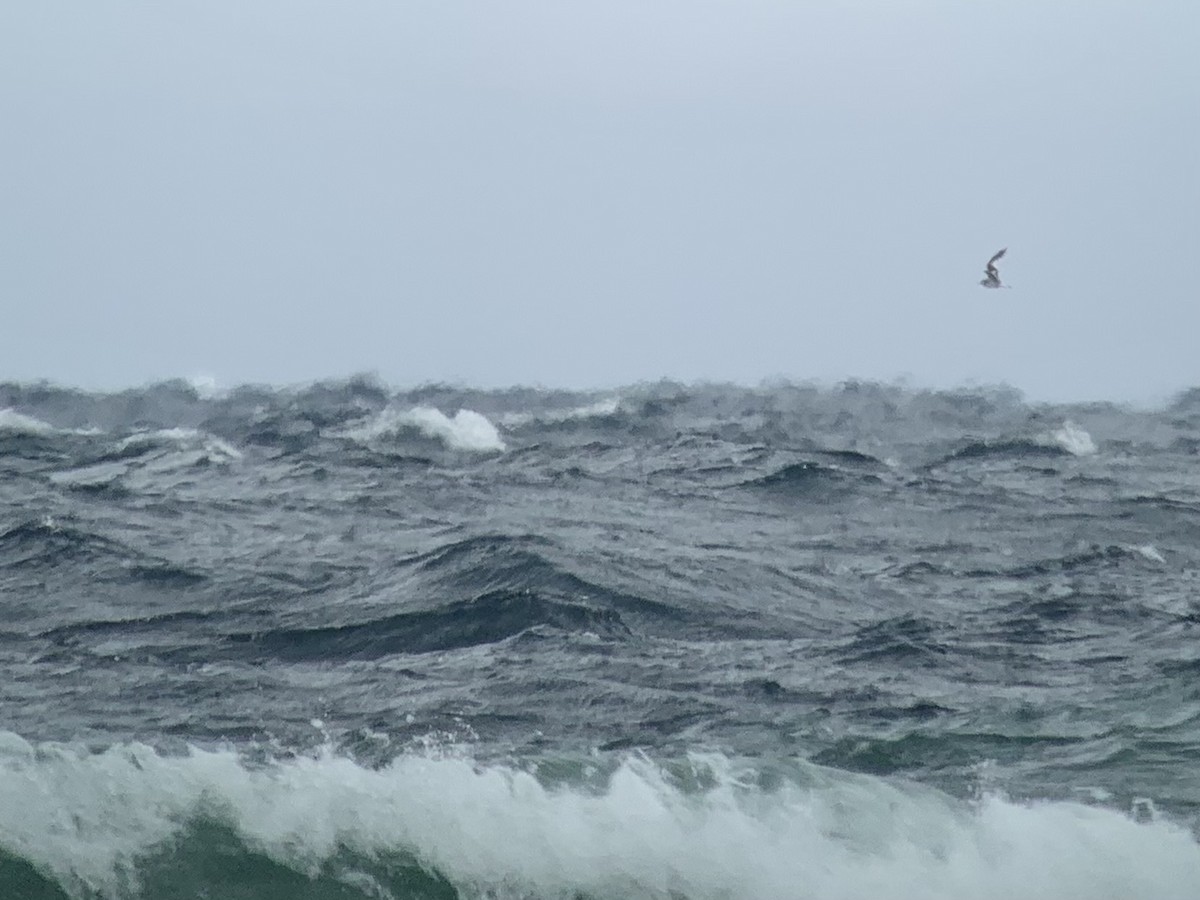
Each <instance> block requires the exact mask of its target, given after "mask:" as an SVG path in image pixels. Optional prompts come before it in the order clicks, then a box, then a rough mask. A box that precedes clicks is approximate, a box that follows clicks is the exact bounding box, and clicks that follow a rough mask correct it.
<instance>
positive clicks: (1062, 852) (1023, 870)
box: [0, 734, 1200, 900]
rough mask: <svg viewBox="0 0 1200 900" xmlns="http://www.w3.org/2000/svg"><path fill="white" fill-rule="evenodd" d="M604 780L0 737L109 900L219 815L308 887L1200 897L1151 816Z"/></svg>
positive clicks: (29, 796) (726, 772) (12, 832)
mask: <svg viewBox="0 0 1200 900" xmlns="http://www.w3.org/2000/svg"><path fill="white" fill-rule="evenodd" d="M597 768H598V767H593V769H592V770H591V771H587V770H584V771H583V773H582V775H579V776H576V777H577V778H578V779H582V781H581V782H571V783H564V782H561V781H558V782H556V781H554V780H550V781H547V780H545V779H542V778H539V777H538V775H537V774H536V772H534V771H527V770H524V769H521V768H517V767H513V766H508V765H501V764H488V765H484V764H479V763H477V762H475V761H473V760H471V759H470V758H467V757H464V756H461V755H459V756H455V755H446V754H440V755H434V756H428V755H414V754H409V755H404V756H401V757H398V758H396V759H395V760H393V761H392V762H391V763H389V764H387V765H385V766H383V767H381V768H368V767H364V766H362V765H360V764H358V763H356V762H355V761H353V760H351V759H348V758H346V757H343V756H339V755H336V754H334V753H332V752H330V751H325V752H323V753H321V754H319V755H317V756H300V757H292V758H289V759H281V760H277V761H274V762H270V761H268V762H266V763H262V762H258V763H253V764H252V763H250V762H248V761H246V760H244V759H243V758H242V757H241V756H240V755H239V754H237V753H236V752H234V751H232V750H199V749H192V750H190V751H189V753H188V754H187V755H183V756H168V755H164V754H160V753H158V752H156V751H154V750H153V749H151V748H149V747H146V746H144V745H139V744H132V745H126V746H118V747H113V748H110V749H109V750H106V751H104V752H101V753H88V752H87V751H86V750H83V749H82V748H72V747H65V746H62V745H41V746H38V747H36V748H35V747H32V746H30V745H28V744H26V743H25V742H23V741H21V740H20V739H19V738H13V737H7V738H6V737H5V736H3V735H2V734H0V835H2V836H3V841H4V845H5V848H6V849H7V850H8V851H9V852H17V853H19V854H20V855H21V856H23V857H24V858H26V859H28V860H30V861H31V862H32V863H33V864H35V865H36V866H37V867H38V868H39V869H40V870H42V871H46V872H53V873H55V875H56V876H57V877H58V878H59V880H60V881H62V882H63V883H67V884H76V885H79V884H82V885H86V886H87V887H88V888H90V889H92V891H93V892H96V893H102V892H104V891H105V890H107V891H108V893H109V894H112V895H114V896H116V895H122V896H123V894H120V888H121V885H122V879H123V877H124V875H125V872H126V871H127V867H128V866H129V865H130V863H132V862H135V861H136V860H137V859H139V858H143V857H145V856H146V855H147V854H148V853H150V852H152V851H153V850H154V848H156V847H162V846H167V845H169V844H170V842H172V841H173V840H178V839H179V838H180V837H181V836H182V834H183V832H184V829H185V828H186V827H187V826H188V824H189V823H190V822H195V821H203V820H204V819H206V818H209V819H211V817H213V816H214V815H215V816H219V817H220V819H221V820H222V821H223V822H224V823H226V824H228V825H229V826H230V827H231V828H232V829H233V830H234V831H235V832H236V834H237V835H238V836H239V838H240V839H241V840H242V841H244V842H245V843H246V845H247V846H248V847H252V848H254V849H255V850H256V851H257V852H263V853H265V854H267V855H268V856H269V857H270V858H272V859H273V860H275V861H276V862H277V863H279V864H280V865H283V866H287V867H289V868H291V869H293V870H295V871H299V872H303V873H317V872H320V871H321V870H322V869H323V868H324V867H325V866H327V865H328V864H329V862H330V861H331V860H334V859H336V858H338V857H340V856H342V855H344V854H345V853H347V852H348V853H352V854H355V855H356V856H357V857H359V858H363V859H373V858H381V857H386V856H388V855H389V854H397V853H400V854H406V855H411V856H412V857H414V858H416V859H419V860H420V861H421V864H422V866H423V867H426V868H427V869H428V870H431V871H435V872H437V873H438V875H439V876H440V877H442V878H445V879H446V881H447V882H449V884H450V885H452V886H453V887H454V889H455V890H456V891H457V893H458V895H459V896H523V897H552V896H593V897H618V896H639V897H669V896H675V897H687V898H690V900H710V898H711V900H716V898H728V897H752V898H761V900H775V898H779V900H783V898H788V900H805V898H813V900H815V898H823V897H889V898H902V900H909V898H911V900H915V898H918V897H919V898H924V900H960V898H962V897H972V898H980V900H1001V898H1004V900H1008V898H1012V897H1033V896H1037V897H1055V898H1085V897H1086V898H1090V897H1099V896H1106V897H1155V898H1158V900H1191V898H1192V897H1194V896H1195V885H1196V884H1197V883H1200V845H1198V844H1197V842H1196V839H1195V838H1194V837H1193V836H1192V834H1191V833H1190V832H1189V831H1188V830H1187V829H1186V828H1184V827H1182V826H1179V825H1176V824H1173V823H1171V822H1169V821H1167V820H1166V818H1165V817H1163V816H1162V815H1161V814H1159V813H1158V812H1157V811H1156V810H1154V809H1152V808H1151V807H1149V806H1148V805H1147V804H1145V803H1142V804H1140V805H1139V806H1138V807H1137V808H1136V809H1135V810H1134V814H1132V815H1131V814H1128V813H1125V812H1122V811H1118V810H1114V809H1107V808H1103V807H1097V806H1090V805H1087V804H1082V803H1076V802H1067V801H1046V802H1040V803H1015V802H1012V801H1010V800H1007V799H1004V798H1003V797H999V796H994V795H992V796H986V797H984V798H982V799H981V800H979V801H975V802H969V801H963V800H957V799H954V798H952V797H950V796H948V795H946V794H943V793H941V792H939V791H936V790H934V789H932V788H925V787H921V786H917V785H911V784H905V783H902V782H895V781H887V780H884V779H880V778H875V777H871V776H866V775H854V774H851V773H846V772H839V771H836V770H829V769H822V768H820V767H815V766H808V765H806V764H803V763H795V764H793V766H792V767H791V769H790V770H789V771H788V772H786V773H783V772H780V773H779V774H781V775H783V777H782V780H781V779H780V778H777V777H776V778H772V779H768V780H769V781H771V782H772V783H774V785H775V786H774V787H771V788H765V787H762V786H761V785H762V784H763V781H762V778H761V773H760V772H756V771H755V769H754V768H753V766H752V765H751V764H748V763H741V762H737V761H734V760H730V759H727V758H725V757H723V756H721V755H719V754H706V755H703V756H701V755H693V756H690V757H688V758H686V759H684V760H680V761H677V762H676V763H675V764H673V765H672V766H671V767H663V766H660V765H658V764H657V763H655V762H654V761H653V760H650V759H647V758H646V757H643V756H631V757H628V758H625V759H624V760H623V761H619V762H617V763H616V764H615V765H613V766H603V767H602V768H604V769H605V771H597ZM681 772H682V773H683V774H682V775H681ZM685 784H691V785H692V786H691V787H688V788H685V787H683V785H685ZM64 822H66V823H70V825H69V827H63V823H64ZM497 890H502V891H508V892H509V893H501V894H496V893H495V891H497ZM80 893H88V891H86V890H85V891H80Z"/></svg>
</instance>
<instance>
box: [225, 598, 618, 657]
mask: <svg viewBox="0 0 1200 900" xmlns="http://www.w3.org/2000/svg"><path fill="white" fill-rule="evenodd" d="M542 626H544V627H549V628H555V629H560V630H566V631H579V632H589V633H592V634H597V635H600V636H603V637H606V638H613V637H625V636H628V635H629V633H630V632H629V629H628V628H627V627H626V625H625V623H624V622H622V621H621V617H620V616H619V615H618V614H617V613H616V612H615V611H613V610H606V609H598V608H596V607H593V606H589V605H587V604H585V603H572V602H568V601H565V600H556V599H552V598H549V597H544V596H539V595H537V594H534V593H532V592H530V591H506V590H497V591H491V592H489V593H486V594H483V595H481V596H479V597H473V598H471V599H470V600H462V601H458V602H455V603H448V604H446V605H444V606H440V607H438V608H436V609H431V610H423V611H420V612H411V613H401V614H398V615H394V616H386V617H384V618H381V619H374V620H371V621H369V622H362V623H358V624H354V625H343V626H337V627H328V628H307V629H287V630H282V631H267V632H265V633H258V634H255V635H254V636H252V637H249V638H246V639H245V640H247V641H248V642H249V643H251V644H252V645H253V646H254V647H255V648H256V649H258V650H260V651H262V652H265V653H268V654H270V655H272V656H275V657H277V658H280V659H286V660H289V661H319V662H331V661H334V660H338V661H340V660H347V659H377V658H379V657H383V656H390V655H392V654H398V653H428V652H431V651H444V650H457V649H462V648H465V647H474V646H478V645H481V644H491V643H495V642H497V641H501V640H504V639H505V638H510V637H514V636H516V635H519V634H521V633H523V632H526V631H528V630H530V629H532V628H536V627H542Z"/></svg>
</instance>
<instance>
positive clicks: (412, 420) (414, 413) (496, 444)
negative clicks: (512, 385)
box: [344, 406, 505, 453]
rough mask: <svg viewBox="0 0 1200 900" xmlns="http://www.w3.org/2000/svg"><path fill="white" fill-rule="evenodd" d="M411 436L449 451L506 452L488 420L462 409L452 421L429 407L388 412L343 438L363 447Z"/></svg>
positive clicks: (385, 411)
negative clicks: (354, 441)
mask: <svg viewBox="0 0 1200 900" xmlns="http://www.w3.org/2000/svg"><path fill="white" fill-rule="evenodd" d="M412 432H415V433H417V434H420V435H422V436H424V437H426V438H432V439H434V440H437V441H439V442H440V443H441V444H443V445H444V446H445V447H447V448H448V449H450V450H464V451H468V452H477V453H488V452H502V451H503V450H504V449H505V444H504V440H503V439H502V438H501V437H500V432H499V431H498V430H497V429H496V426H495V425H493V424H492V423H491V421H489V420H488V418H487V417H486V416H483V415H481V414H479V413H477V412H475V411H474V410H470V409H460V410H458V412H456V413H455V414H454V417H453V418H451V417H449V416H447V415H446V414H445V413H443V412H442V411H441V410H439V409H434V408H433V407H429V406H416V407H413V408H412V409H410V410H407V411H401V410H397V409H391V408H389V409H385V410H382V411H381V412H379V413H378V414H377V415H376V416H375V417H374V418H373V419H371V420H370V421H368V422H367V423H366V424H364V425H360V426H359V427H357V428H352V429H350V430H348V431H346V432H345V433H344V436H345V437H348V438H351V439H352V440H356V441H359V442H360V443H372V442H376V441H379V440H381V439H382V438H385V437H403V436H404V435H405V434H406V433H412Z"/></svg>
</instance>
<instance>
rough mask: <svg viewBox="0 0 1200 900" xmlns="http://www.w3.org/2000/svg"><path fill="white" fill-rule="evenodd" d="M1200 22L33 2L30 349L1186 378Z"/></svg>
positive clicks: (19, 267) (462, 372) (1169, 7)
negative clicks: (985, 284) (994, 257)
mask: <svg viewBox="0 0 1200 900" xmlns="http://www.w3.org/2000/svg"><path fill="white" fill-rule="evenodd" d="M1198 47H1200V3H1197V2H1196V0H1163V2H1153V0H1147V2H1134V0H1124V2H1112V0H1060V2H1053V3H1051V2H1046V0H1009V2H1003V3H1001V2H987V0H976V2H969V3H968V2H962V0H824V2H816V0H812V2H806V0H787V2H785V0H777V2H765V0H736V2H734V0H730V2H720V3H717V2H706V0H689V2H682V0H653V2H646V0H637V2H634V0H604V2H598V0H578V2H569V0H542V2H532V0H506V2H503V3H494V2H482V0H481V2H477V3H460V2H454V0H421V2H338V3H334V2H328V3H318V2H297V0H287V2H283V0H260V2H248V3H237V4H234V3H213V2H211V0H210V2H184V0H172V2H170V3H152V2H138V3H134V2H128V3H113V2H103V0H99V2H89V3H85V4H66V3H59V2H44V3H8V4H4V5H3V7H2V8H0V378H3V379H8V378H20V379H34V378H49V379H51V380H55V381H59V382H65V383H69V384H78V385H82V386H87V387H101V388H109V387H122V386H128V385H134V384H141V383H144V382H146V381H149V380H152V379H158V378H163V377H171V376H183V377H189V376H194V375H202V374H203V375H208V376H211V377H214V378H215V379H216V380H217V382H218V383H219V384H222V385H232V384H236V383H239V382H243V381H267V382H272V383H292V382H303V381H308V380H312V379H316V378H321V377H329V376H342V375H348V374H351V373H354V372H361V371H375V372H377V373H379V375H381V376H382V377H383V378H384V379H386V380H387V381H389V382H391V383H394V384H397V385H409V384H414V383H419V382H424V381H430V380H454V381H462V382H466V383H470V384H473V385H480V386H502V385H509V384H516V383H521V384H543V385H546V386H555V387H558V386H563V387H605V386H613V385H618V384H623V383H629V382H633V381H637V380H641V379H656V378H659V377H663V376H667V377H672V378H680V379H684V380H693V379H715V380H725V379H732V380H735V381H740V382H745V383H757V382H758V381H759V380H761V379H763V378H776V377H785V378H791V379H796V380H807V379H819V380H825V381H831V380H837V379H841V378H845V377H859V378H872V379H875V378H877V379H883V380H889V381H890V380H892V379H895V378H907V379H908V380H910V381H911V382H912V383H913V384H915V385H920V386H958V385H962V384H970V383H979V382H984V383H994V382H1000V381H1004V382H1007V383H1009V384H1012V385H1014V386H1016V387H1018V388H1020V389H1022V390H1024V391H1025V392H1026V393H1027V394H1028V395H1029V396H1031V397H1032V398H1034V399H1098V398H1107V399H1117V400H1133V401H1138V402H1142V401H1153V400H1155V399H1161V398H1164V397H1166V396H1167V395H1168V394H1169V393H1170V392H1172V391H1174V390H1176V389H1179V388H1183V387H1188V386H1192V385H1197V384H1200V350H1198V347H1197V345H1198V343H1200V291H1198V289H1197V288H1196V286H1195V284H1194V282H1193V280H1192V279H1193V277H1194V275H1193V272H1192V269H1193V268H1194V266H1195V265H1196V261H1197V248H1198V247H1200V50H1198ZM1003 246H1007V247H1008V248H1009V252H1008V256H1007V257H1006V258H1005V260H1003V261H1002V264H1001V275H1002V277H1003V278H1004V279H1005V280H1006V281H1008V282H1011V284H1012V285H1013V289H1012V290H1004V291H987V290H984V289H983V288H981V287H980V286H979V284H978V281H979V279H980V278H981V277H982V274H983V273H982V269H983V266H984V263H985V262H986V261H987V258H988V257H989V256H990V255H991V254H992V253H993V252H994V251H995V250H997V249H999V248H1000V247H1003Z"/></svg>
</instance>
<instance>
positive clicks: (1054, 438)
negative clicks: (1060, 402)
mask: <svg viewBox="0 0 1200 900" xmlns="http://www.w3.org/2000/svg"><path fill="white" fill-rule="evenodd" d="M1050 441H1051V442H1052V443H1054V444H1057V445H1058V446H1059V447H1062V448H1063V449H1064V450H1066V451H1067V452H1068V453H1070V454H1072V455H1073V456H1090V455H1091V454H1093V453H1095V452H1096V443H1095V441H1093V440H1092V436H1091V435H1090V434H1088V433H1087V432H1086V431H1084V430H1083V429H1082V428H1080V427H1079V426H1078V425H1076V424H1075V423H1074V422H1072V421H1071V420H1070V419H1068V420H1067V421H1065V422H1063V424H1062V428H1059V429H1058V430H1057V431H1055V432H1053V433H1052V434H1051V435H1050Z"/></svg>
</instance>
